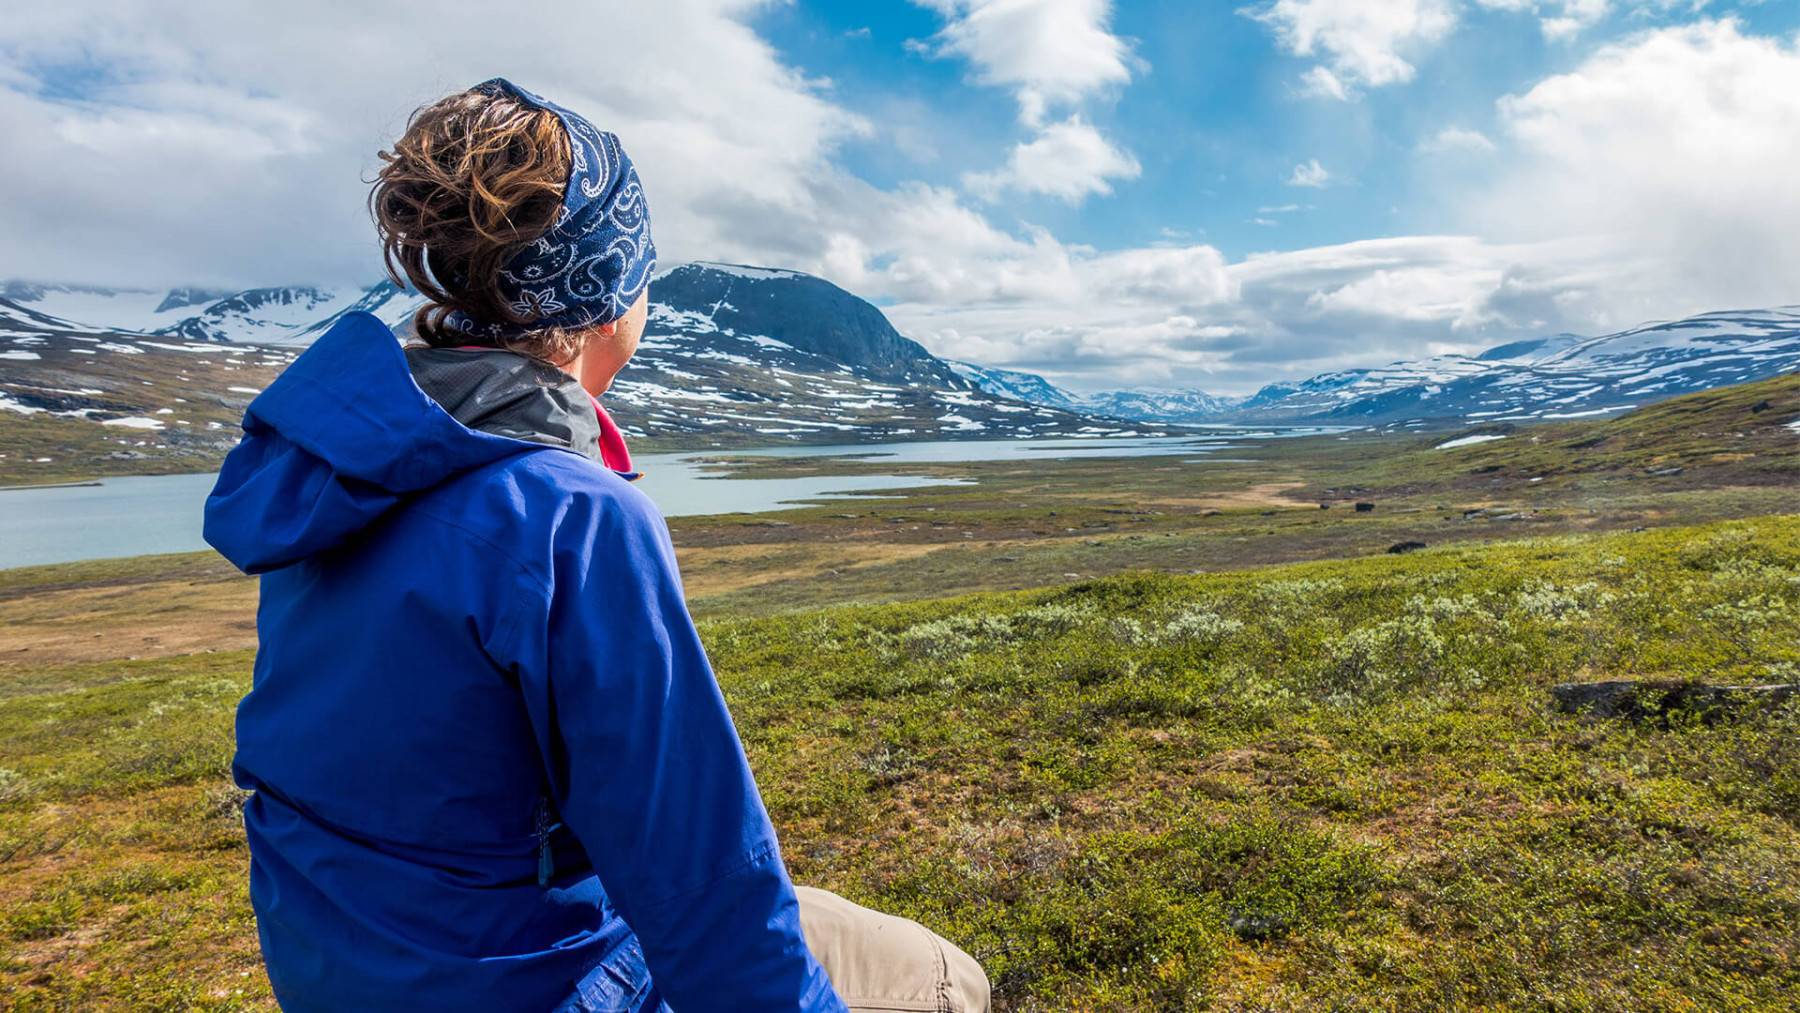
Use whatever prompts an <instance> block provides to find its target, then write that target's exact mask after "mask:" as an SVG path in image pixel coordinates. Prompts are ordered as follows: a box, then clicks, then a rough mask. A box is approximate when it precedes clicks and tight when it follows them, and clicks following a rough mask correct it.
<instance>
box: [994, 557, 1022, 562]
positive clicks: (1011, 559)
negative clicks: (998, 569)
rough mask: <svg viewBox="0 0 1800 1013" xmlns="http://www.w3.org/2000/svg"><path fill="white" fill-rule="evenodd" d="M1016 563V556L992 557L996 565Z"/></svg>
mask: <svg viewBox="0 0 1800 1013" xmlns="http://www.w3.org/2000/svg"><path fill="white" fill-rule="evenodd" d="M1018 561H1019V557H1018V556H995V557H994V562H996V563H1016V562H1018Z"/></svg>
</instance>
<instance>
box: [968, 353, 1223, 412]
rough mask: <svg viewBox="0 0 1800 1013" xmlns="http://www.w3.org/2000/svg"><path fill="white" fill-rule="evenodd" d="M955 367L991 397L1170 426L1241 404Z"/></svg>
mask: <svg viewBox="0 0 1800 1013" xmlns="http://www.w3.org/2000/svg"><path fill="white" fill-rule="evenodd" d="M950 368H952V369H954V370H956V372H957V373H958V374H960V375H961V376H963V377H966V378H967V379H968V380H969V381H970V382H971V383H974V384H975V385H976V386H978V387H980V388H981V389H982V390H985V391H987V392H988V393H990V394H999V395H1002V396H1004V397H1010V398H1017V399H1018V400H1020V401H1028V402H1030V403H1032V404H1043V405H1051V406H1053V407H1057V408H1063V409H1066V410H1068V411H1072V412H1089V413H1092V414H1095V415H1106V416H1110V417H1112V418H1119V419H1136V420H1138V421H1144V422H1151V421H1154V422H1166V423H1194V422H1202V421H1207V422H1210V421H1212V420H1213V418H1214V417H1215V416H1217V415H1219V414H1220V413H1222V412H1226V411H1230V410H1231V409H1232V408H1234V407H1236V406H1237V404H1238V401H1236V400H1234V399H1232V398H1226V397H1216V396H1214V395H1212V394H1208V393H1206V392H1205V391H1201V390H1186V391H1181V390H1157V389H1153V388H1142V389H1136V390H1113V391H1106V392H1104V393H1100V394H1073V393H1070V392H1069V391H1066V390H1064V389H1062V388H1061V387H1058V386H1056V385H1055V384H1053V383H1051V382H1050V381H1048V380H1046V379H1044V378H1043V377H1041V376H1039V375H1037V374H1036V373H1022V372H1019V371H1017V370H1011V369H994V368H992V367H988V366H977V365H975V364H974V363H971V362H957V361H955V360H950Z"/></svg>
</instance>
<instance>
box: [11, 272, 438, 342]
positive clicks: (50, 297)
mask: <svg viewBox="0 0 1800 1013" xmlns="http://www.w3.org/2000/svg"><path fill="white" fill-rule="evenodd" d="M0 299H5V300H6V301H7V302H9V303H11V304H12V305H13V306H14V307H15V308H16V309H18V310H25V311H29V312H31V313H34V314H37V315H39V317H40V318H41V317H48V318H52V319H53V320H54V321H56V322H59V323H61V324H63V325H66V326H67V327H68V328H69V329H72V330H80V329H85V330H104V331H109V332H121V333H129V334H156V335H165V336H168V337H176V338H183V339H186V340H190V341H219V342H240V343H243V344H257V345H282V344H306V343H309V342H310V341H311V340H312V338H313V337H316V336H317V330H318V328H319V327H320V325H321V324H324V325H329V322H330V321H332V320H335V319H336V318H337V317H338V316H339V315H341V314H343V313H346V312H349V311H350V310H352V309H364V310H368V311H370V312H373V313H375V314H376V315H377V316H380V317H382V318H383V319H384V320H387V319H388V318H389V317H390V316H395V317H396V318H397V317H401V316H404V315H405V314H406V313H409V312H410V311H411V307H412V299H411V297H408V296H406V294H405V293H403V292H401V291H400V289H398V288H396V287H395V286H394V285H393V284H392V283H390V282H387V281H382V282H381V283H379V284H377V285H374V286H371V287H369V288H366V289H359V288H318V287H314V286H288V287H276V288H253V289H246V290H244V291H241V292H222V291H214V290H209V289H202V288H193V287H182V288H174V289H167V290H149V289H112V288H100V287H96V286H88V285H36V284H31V283H28V282H18V281H12V282H6V283H3V284H0ZM384 311H385V312H384ZM394 322H396V320H389V323H390V324H391V323H394Z"/></svg>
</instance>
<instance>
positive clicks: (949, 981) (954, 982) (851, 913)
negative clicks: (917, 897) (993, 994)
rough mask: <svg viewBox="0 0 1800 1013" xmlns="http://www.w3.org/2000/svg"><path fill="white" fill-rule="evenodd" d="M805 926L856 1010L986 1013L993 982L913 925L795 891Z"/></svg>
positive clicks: (830, 896) (817, 893) (833, 897)
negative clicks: (798, 897) (989, 982)
mask: <svg viewBox="0 0 1800 1013" xmlns="http://www.w3.org/2000/svg"><path fill="white" fill-rule="evenodd" d="M795 890H796V891H797V892H798V893H799V895H800V929H801V931H802V932H804V933H806V945H807V946H808V947H810V948H811V949H812V951H813V956H815V957H817V958H818V960H819V964H820V965H821V966H822V967H824V968H825V973H826V974H827V975H829V976H830V977H831V984H832V985H833V986H834V987H835V988H836V989H837V993H838V995H839V996H841V997H842V998H843V1000H844V1002H845V1004H846V1005H848V1006H849V1007H850V1009H851V1010H853V1011H855V1013H890V1011H893V1013H988V980H987V975H986V974H984V973H983V972H982V970H981V965H979V964H977V963H975V960H974V958H972V957H970V956H969V955H968V954H967V953H964V952H963V951H962V950H960V949H957V947H956V944H955V943H952V942H950V941H949V940H948V939H945V938H943V937H942V936H939V935H938V934H936V933H934V932H932V931H931V930H930V929H927V928H926V927H925V926H923V925H920V924H919V923H918V922H915V921H908V920H907V919H905V918H896V917H894V916H893V915H884V914H882V913H881V912H879V911H871V910H869V909H868V908H866V907H859V906H857V905H855V904H852V903H850V902H849V901H847V900H845V899H844V898H842V897H839V896H838V895H837V894H834V893H827V892H826V891H824V890H815V889H813V888H812V887H808V886H801V887H795Z"/></svg>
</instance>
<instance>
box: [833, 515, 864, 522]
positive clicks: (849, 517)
mask: <svg viewBox="0 0 1800 1013" xmlns="http://www.w3.org/2000/svg"><path fill="white" fill-rule="evenodd" d="M831 516H832V517H835V518H837V519H838V520H841V521H859V520H862V515H861V514H832V515H831Z"/></svg>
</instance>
